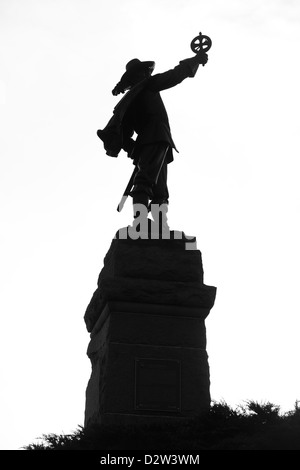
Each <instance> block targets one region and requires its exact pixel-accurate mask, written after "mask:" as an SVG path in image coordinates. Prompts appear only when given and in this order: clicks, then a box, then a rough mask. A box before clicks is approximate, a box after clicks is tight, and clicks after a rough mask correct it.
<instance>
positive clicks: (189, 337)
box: [85, 239, 216, 426]
mask: <svg viewBox="0 0 300 470" xmlns="http://www.w3.org/2000/svg"><path fill="white" fill-rule="evenodd" d="M189 243H190V245H189ZM192 243H193V245H191V244H192ZM191 247H194V248H195V240H191V241H188V240H185V239H170V240H162V239H159V240H147V239H145V240H143V239H138V240H131V239H124V240H120V239H114V240H113V242H112V244H111V247H110V249H109V251H108V253H107V255H106V257H105V260H104V267H103V269H102V271H101V273H100V276H99V280H98V288H97V290H96V291H95V293H94V295H93V297H92V300H91V302H90V304H89V306H88V308H87V310H86V314H85V322H86V325H87V329H88V331H89V332H90V333H91V341H90V344H89V346H88V351H87V354H88V356H89V358H90V360H91V363H92V374H91V378H90V380H89V383H88V386H87V390H86V409H85V426H89V425H91V424H93V423H99V424H100V423H103V424H123V423H124V424H129V423H139V422H145V421H146V422H147V423H150V422H152V421H166V420H172V421H174V419H184V418H190V417H193V416H196V415H199V414H200V413H201V412H203V411H205V410H207V409H208V408H209V405H210V393H209V385H210V382H209V366H208V358H207V353H206V332H205V324H204V320H205V318H206V316H207V315H208V313H209V311H210V309H211V308H212V306H213V304H214V300H215V295H216V288H215V287H211V286H206V285H204V284H203V269H202V261H201V253H200V251H198V250H197V249H189V248H191Z"/></svg>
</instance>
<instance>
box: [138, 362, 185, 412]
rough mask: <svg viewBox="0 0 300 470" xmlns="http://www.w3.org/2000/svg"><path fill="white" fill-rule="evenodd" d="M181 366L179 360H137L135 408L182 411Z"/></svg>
mask: <svg viewBox="0 0 300 470" xmlns="http://www.w3.org/2000/svg"><path fill="white" fill-rule="evenodd" d="M180 398H181V367H180V362H179V361H173V360H164V359H148V358H147V359H146V358H137V359H136V360H135V409H136V410H141V411H142V410H144V411H165V412H169V413H172V412H174V413H178V412H180Z"/></svg>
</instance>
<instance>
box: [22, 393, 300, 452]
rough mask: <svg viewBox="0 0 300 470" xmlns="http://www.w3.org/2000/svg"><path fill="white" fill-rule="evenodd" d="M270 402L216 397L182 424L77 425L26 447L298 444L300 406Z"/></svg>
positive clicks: (245, 447)
mask: <svg viewBox="0 0 300 470" xmlns="http://www.w3.org/2000/svg"><path fill="white" fill-rule="evenodd" d="M279 411H280V408H279V407H278V406H276V405H273V404H272V403H264V404H259V403H257V402H254V401H249V402H247V403H246V405H245V406H240V407H238V408H237V409H233V408H231V407H230V406H228V405H227V404H226V403H215V404H213V405H212V406H211V408H210V410H209V412H208V413H207V414H205V415H202V416H201V417H200V416H199V417H198V418H194V419H193V420H191V421H189V422H186V423H185V424H180V426H179V425H178V424H177V425H174V424H155V425H154V424H152V425H148V426H147V425H143V426H120V427H115V426H114V427H105V426H94V427H89V428H86V429H85V428H82V427H79V428H78V430H77V431H75V432H74V433H73V434H69V435H67V434H66V435H64V434H62V435H56V434H48V435H43V436H42V438H41V440H42V442H41V443H40V444H30V445H28V446H26V447H25V450H123V449H127V450H142V451H144V450H160V449H161V450H165V451H166V450H190V451H201V450H300V408H298V403H297V402H296V405H295V409H294V410H293V411H290V412H288V413H285V414H283V415H280V413H279Z"/></svg>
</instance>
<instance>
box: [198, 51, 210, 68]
mask: <svg viewBox="0 0 300 470" xmlns="http://www.w3.org/2000/svg"><path fill="white" fill-rule="evenodd" d="M197 58H198V61H199V64H202V65H205V64H206V63H207V61H208V55H207V54H206V52H204V51H200V52H198V54H197Z"/></svg>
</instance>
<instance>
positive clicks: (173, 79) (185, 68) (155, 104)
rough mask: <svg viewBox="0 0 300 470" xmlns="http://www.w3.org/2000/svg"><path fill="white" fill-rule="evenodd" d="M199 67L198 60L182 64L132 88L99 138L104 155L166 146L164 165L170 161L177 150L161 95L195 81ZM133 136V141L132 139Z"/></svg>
mask: <svg viewBox="0 0 300 470" xmlns="http://www.w3.org/2000/svg"><path fill="white" fill-rule="evenodd" d="M198 67H199V60H198V58H197V56H195V57H192V58H190V59H185V60H182V61H181V62H180V63H179V64H178V65H177V66H176V67H175V68H174V69H171V70H168V71H167V72H164V73H160V74H155V75H152V76H151V77H149V78H147V79H145V80H143V81H142V82H140V83H139V84H137V85H136V86H135V87H133V88H132V89H131V90H130V91H129V92H127V93H126V95H125V96H124V97H123V98H122V100H121V101H120V102H119V103H118V104H117V106H116V107H115V109H114V115H113V117H112V118H111V119H110V121H109V122H108V124H107V126H106V127H105V129H103V131H98V136H99V137H100V138H101V139H102V140H103V142H104V147H105V149H106V153H107V154H108V155H110V156H117V155H118V153H119V151H120V150H121V149H123V150H125V151H126V152H128V154H131V155H133V158H135V153H136V150H137V149H138V148H139V147H140V146H142V145H148V144H152V143H156V142H167V143H168V144H169V145H170V149H169V152H168V155H167V162H168V163H169V162H171V161H172V160H173V153H172V149H175V150H176V147H175V144H174V141H173V138H172V135H171V130H170V125H169V119H168V115H167V111H166V108H165V106H164V103H163V100H162V98H161V96H160V91H162V90H166V89H168V88H171V87H173V86H176V85H178V84H179V83H181V82H182V81H183V80H184V79H185V78H187V77H194V76H195V74H196V72H197V69H198ZM134 132H135V133H136V134H137V138H136V140H133V139H132V136H133V134H134Z"/></svg>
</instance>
